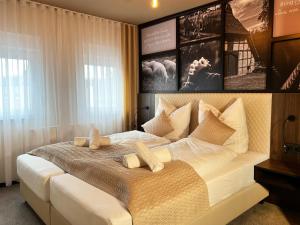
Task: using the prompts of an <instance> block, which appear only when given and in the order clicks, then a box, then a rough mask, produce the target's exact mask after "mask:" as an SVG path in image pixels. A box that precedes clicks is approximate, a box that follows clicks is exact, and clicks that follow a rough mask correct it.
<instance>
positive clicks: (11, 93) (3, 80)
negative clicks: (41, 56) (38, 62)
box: [0, 58, 29, 118]
mask: <svg viewBox="0 0 300 225" xmlns="http://www.w3.org/2000/svg"><path fill="white" fill-rule="evenodd" d="M28 70H29V62H28V60H26V59H14V58H0V117H1V118H3V116H4V115H6V114H7V115H9V116H10V117H12V118H13V117H16V116H24V115H25V112H26V109H25V107H26V106H27V102H26V99H28V98H27V97H28V96H27V94H28V91H29V90H28V86H27V85H28V84H27V82H26V79H27V78H26V76H27V74H28Z"/></svg>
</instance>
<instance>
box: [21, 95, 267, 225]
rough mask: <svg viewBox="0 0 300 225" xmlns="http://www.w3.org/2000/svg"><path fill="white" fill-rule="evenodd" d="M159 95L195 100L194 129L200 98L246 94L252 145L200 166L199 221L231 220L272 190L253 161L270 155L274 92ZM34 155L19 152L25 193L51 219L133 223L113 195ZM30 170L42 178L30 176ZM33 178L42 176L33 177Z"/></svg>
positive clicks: (217, 101) (179, 101) (178, 101)
mask: <svg viewBox="0 0 300 225" xmlns="http://www.w3.org/2000/svg"><path fill="white" fill-rule="evenodd" d="M159 97H163V98H164V99H167V100H168V101H169V102H171V103H173V104H175V105H176V106H182V105H184V104H185V103H187V102H193V107H192V116H191V123H190V130H193V129H194V128H195V127H196V125H197V102H198V101H199V100H200V99H203V100H204V101H206V102H209V103H211V104H213V105H215V106H216V107H221V106H223V104H224V102H226V101H228V100H230V99H231V98H233V97H241V98H242V99H243V101H244V104H245V108H246V112H247V119H248V129H249V137H250V143H249V151H248V152H247V153H245V154H241V155H239V156H237V157H235V158H234V159H233V160H231V161H230V162H228V163H226V164H225V165H224V166H222V167H221V168H219V169H217V170H213V171H212V172H210V171H208V172H207V173H201V172H202V171H203V170H202V171H201V170H199V172H198V173H199V175H201V177H202V178H203V179H204V180H205V182H206V185H207V187H208V196H209V205H210V209H209V211H208V212H207V213H206V214H205V215H204V216H202V217H201V218H199V219H198V220H197V221H195V223H194V224H226V223H228V222H229V221H231V220H232V219H234V218H235V217H237V216H238V215H240V214H242V213H243V212H244V211H246V210H247V209H249V208H250V207H252V206H253V205H255V204H257V203H258V202H260V201H261V200H263V199H264V198H266V197H267V196H268V192H267V191H266V190H265V189H264V188H263V187H261V186H260V185H259V184H257V183H255V181H254V179H253V171H254V165H256V164H257V163H259V162H262V161H264V160H266V159H267V158H269V152H270V124H271V122H270V120H271V102H272V95H271V94H162V95H156V102H157V100H158V98H159ZM131 135H133V133H131ZM115 137H116V140H118V138H119V139H120V136H119V137H118V135H116V136H115ZM131 138H132V141H135V140H136V139H135V138H133V136H132V137H131ZM162 144H168V143H167V142H165V143H164V141H162V142H160V141H158V142H156V143H155V144H154V145H152V146H155V145H162ZM24 157H25V158H24ZM26 157H27V158H26ZM31 160H34V161H39V159H36V158H30V159H28V156H21V157H19V158H18V174H19V176H20V179H21V194H22V195H23V197H24V198H25V200H26V201H27V202H28V203H29V204H30V205H31V206H32V208H33V209H34V210H35V211H36V212H37V214H38V215H39V216H40V217H41V218H42V219H43V221H44V222H45V223H46V224H57V225H64V224H66V225H67V224H73V225H80V224H86V221H89V224H98V225H101V224H105V225H106V224H114V225H119V224H122V225H127V224H132V220H131V215H130V214H129V212H128V211H127V210H126V209H125V208H124V205H123V204H122V202H120V201H119V200H117V199H116V198H114V197H113V196H110V195H109V194H107V193H105V192H103V191H101V190H99V189H97V188H95V187H93V186H91V185H89V184H87V183H86V182H83V181H81V180H80V179H78V178H76V177H74V176H71V175H69V174H64V172H63V171H61V170H60V169H59V168H57V167H55V165H51V163H49V162H46V163H45V164H44V163H43V162H41V161H39V162H36V163H30V162H29V161H31ZM46 164H47V165H46ZM31 165H36V166H31ZM26 167H29V169H28V168H27V169H26ZM30 170H31V171H32V174H35V175H36V177H38V178H40V179H37V178H30V176H28V173H30V172H28V171H30ZM195 170H196V171H197V168H195ZM24 171H25V172H24ZM26 171H27V174H26ZM39 171H42V173H40V172H39ZM23 179H26V180H27V182H26V181H24V180H23ZM28 180H38V182H32V183H31V182H28ZM237 181H238V182H237ZM33 183H37V184H40V185H37V186H38V187H39V188H38V190H36V189H35V188H34V186H35V185H32V184H33ZM43 185H44V186H43ZM220 186H221V187H222V188H221V189H220V188H219V187H220ZM66 187H68V188H66ZM41 190H42V191H41ZM48 190H49V191H48ZM38 191H40V192H38ZM47 193H48V194H47Z"/></svg>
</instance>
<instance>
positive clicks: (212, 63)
mask: <svg viewBox="0 0 300 225" xmlns="http://www.w3.org/2000/svg"><path fill="white" fill-rule="evenodd" d="M221 50H222V49H221V41H220V40H212V41H207V42H201V43H197V44H193V45H188V46H184V47H181V48H180V59H181V77H180V90H181V91H187V92H197V91H207V90H209V91H213V90H215V91H217V90H222V88H223V76H222V57H221Z"/></svg>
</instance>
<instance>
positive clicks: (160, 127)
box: [142, 111, 173, 137]
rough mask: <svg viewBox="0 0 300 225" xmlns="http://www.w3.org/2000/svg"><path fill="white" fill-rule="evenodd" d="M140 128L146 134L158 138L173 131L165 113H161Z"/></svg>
mask: <svg viewBox="0 0 300 225" xmlns="http://www.w3.org/2000/svg"><path fill="white" fill-rule="evenodd" d="M142 127H143V128H144V131H145V132H146V133H150V134H154V135H156V136H159V137H163V136H165V135H166V134H168V133H170V132H172V131H173V127H172V125H171V121H170V119H169V117H168V116H167V115H166V113H165V111H162V112H161V113H160V114H159V115H158V116H156V117H154V118H153V119H151V120H149V121H148V122H147V123H145V124H143V125H142Z"/></svg>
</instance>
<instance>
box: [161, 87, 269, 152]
mask: <svg viewBox="0 0 300 225" xmlns="http://www.w3.org/2000/svg"><path fill="white" fill-rule="evenodd" d="M159 97H162V98H164V99H165V100H167V101H168V102H170V103H172V104H174V105H175V106H176V107H179V106H183V105H185V104H187V103H189V102H192V115H191V123H190V131H193V130H194V129H195V128H196V126H197V124H198V121H197V120H198V119H197V118H198V102H199V100H200V99H202V100H203V101H205V102H207V103H209V104H212V105H214V106H215V107H217V108H221V107H222V106H224V105H226V104H227V103H228V101H229V100H230V99H232V98H239V97H241V98H242V99H243V102H244V106H245V110H246V114H247V124H248V132H249V150H250V151H256V152H261V153H265V154H268V155H270V138H271V110H272V94H267V93H266V94H265V93H259V94H257V93H243V94H241V93H230V94H228V93H195V94H187V93H182V94H156V95H155V107H157V104H158V99H159Z"/></svg>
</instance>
